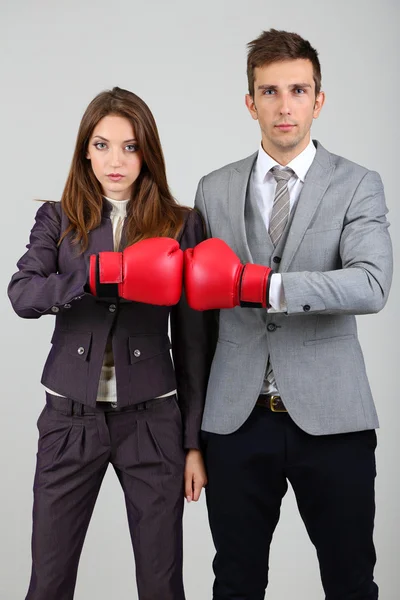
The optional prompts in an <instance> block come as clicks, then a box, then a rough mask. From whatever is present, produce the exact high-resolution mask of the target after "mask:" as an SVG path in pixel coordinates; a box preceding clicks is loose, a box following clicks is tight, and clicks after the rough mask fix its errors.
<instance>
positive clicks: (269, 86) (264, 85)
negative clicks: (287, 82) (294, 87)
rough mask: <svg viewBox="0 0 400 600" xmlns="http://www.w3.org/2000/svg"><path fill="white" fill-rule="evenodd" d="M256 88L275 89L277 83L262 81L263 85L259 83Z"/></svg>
mask: <svg viewBox="0 0 400 600" xmlns="http://www.w3.org/2000/svg"><path fill="white" fill-rule="evenodd" d="M257 89H258V90H277V89H278V86H277V85H272V84H268V83H264V84H263V85H259V86H258V88H257Z"/></svg>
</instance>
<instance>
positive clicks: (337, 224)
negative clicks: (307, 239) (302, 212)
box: [306, 220, 342, 235]
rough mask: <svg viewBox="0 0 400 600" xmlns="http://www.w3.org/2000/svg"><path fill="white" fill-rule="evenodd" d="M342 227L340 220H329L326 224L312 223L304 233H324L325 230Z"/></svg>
mask: <svg viewBox="0 0 400 600" xmlns="http://www.w3.org/2000/svg"><path fill="white" fill-rule="evenodd" d="M341 227H342V222H341V221H335V220H334V221H331V222H330V223H326V224H324V225H323V224H319V225H312V226H311V227H310V228H309V229H307V230H306V235H309V234H312V233H326V232H327V231H332V230H335V229H340V228H341Z"/></svg>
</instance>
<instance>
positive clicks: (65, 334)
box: [51, 329, 92, 360]
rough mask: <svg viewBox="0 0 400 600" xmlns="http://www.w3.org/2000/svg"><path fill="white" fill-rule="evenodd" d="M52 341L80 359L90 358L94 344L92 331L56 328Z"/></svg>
mask: <svg viewBox="0 0 400 600" xmlns="http://www.w3.org/2000/svg"><path fill="white" fill-rule="evenodd" d="M51 343H52V344H54V345H56V346H59V348H60V349H61V350H63V351H65V352H68V354H70V355H71V356H75V358H79V360H88V358H89V352H90V347H91V345H92V334H91V332H90V331H67V330H57V329H56V330H55V331H54V333H53V337H52V338H51Z"/></svg>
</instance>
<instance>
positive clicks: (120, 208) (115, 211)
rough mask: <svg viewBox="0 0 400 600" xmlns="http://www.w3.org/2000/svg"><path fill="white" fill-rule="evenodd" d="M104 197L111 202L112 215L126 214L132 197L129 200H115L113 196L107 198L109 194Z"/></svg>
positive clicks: (121, 215) (120, 215)
mask: <svg viewBox="0 0 400 600" xmlns="http://www.w3.org/2000/svg"><path fill="white" fill-rule="evenodd" d="M104 198H105V199H106V200H107V202H108V203H109V204H111V213H110V216H111V217H125V216H126V209H127V205H128V202H129V200H130V198H128V200H113V199H112V198H107V196H104Z"/></svg>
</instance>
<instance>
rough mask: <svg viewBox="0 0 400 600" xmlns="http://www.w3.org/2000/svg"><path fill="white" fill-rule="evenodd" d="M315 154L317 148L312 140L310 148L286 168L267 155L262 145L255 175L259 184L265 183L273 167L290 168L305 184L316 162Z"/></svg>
mask: <svg viewBox="0 0 400 600" xmlns="http://www.w3.org/2000/svg"><path fill="white" fill-rule="evenodd" d="M315 153H316V148H315V146H314V144H313V142H312V140H310V143H309V144H308V146H307V147H306V148H305V149H304V150H303V151H302V152H300V154H298V155H297V156H296V157H295V158H294V159H293V160H291V161H290V163H288V164H287V165H286V167H283V166H282V165H280V164H279V163H277V162H276V160H274V159H273V158H272V157H271V156H270V155H269V154H267V153H266V152H265V150H264V149H263V147H262V145H261V143H260V148H259V150H258V156H257V162H256V173H255V174H256V178H257V180H258V182H259V183H264V182H265V178H266V176H267V174H268V172H269V171H270V169H272V167H276V166H278V167H281V168H289V167H290V168H291V169H293V171H294V172H295V173H296V175H297V177H298V178H299V179H300V181H301V182H303V183H304V180H305V178H306V175H307V171H308V169H309V168H310V167H311V164H312V162H313V160H314V157H315Z"/></svg>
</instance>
